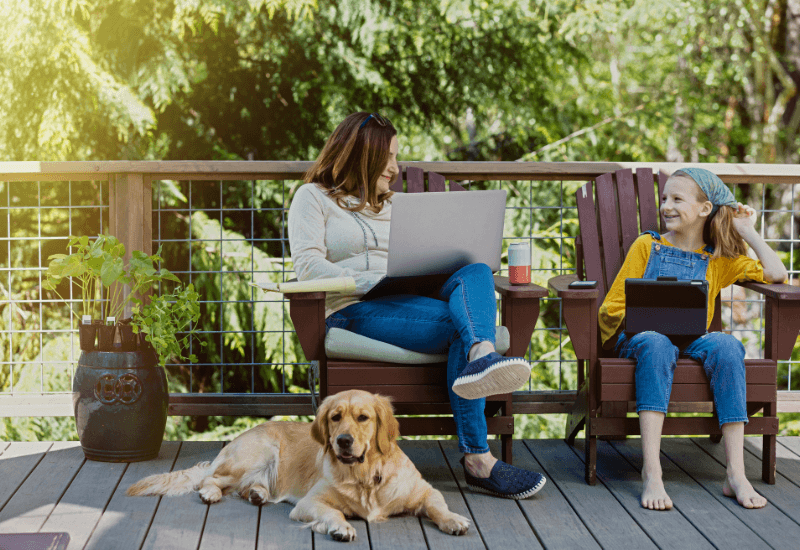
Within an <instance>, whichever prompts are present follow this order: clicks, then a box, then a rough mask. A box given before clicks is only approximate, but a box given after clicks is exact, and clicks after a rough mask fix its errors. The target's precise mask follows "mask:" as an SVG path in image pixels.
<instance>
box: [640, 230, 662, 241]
mask: <svg viewBox="0 0 800 550" xmlns="http://www.w3.org/2000/svg"><path fill="white" fill-rule="evenodd" d="M645 233H646V234H648V235H650V236H651V237H653V238H654V239H655V240H657V241H660V240H661V235H660V234H659V233H658V232H657V231H653V230H652V229H651V230H648V231H645V232H644V233H642V234H641V235H644V234H645ZM641 235H639V236H641Z"/></svg>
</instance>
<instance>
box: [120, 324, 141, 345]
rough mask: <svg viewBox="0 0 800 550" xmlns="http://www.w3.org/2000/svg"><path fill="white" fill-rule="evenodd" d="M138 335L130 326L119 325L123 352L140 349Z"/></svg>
mask: <svg viewBox="0 0 800 550" xmlns="http://www.w3.org/2000/svg"><path fill="white" fill-rule="evenodd" d="M137 337H138V334H134V333H133V327H132V326H130V325H126V324H122V325H119V339H120V342H121V343H122V351H136V349H137V348H138V347H139V342H138V338H137Z"/></svg>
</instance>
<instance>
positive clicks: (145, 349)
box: [43, 235, 200, 462]
mask: <svg viewBox="0 0 800 550" xmlns="http://www.w3.org/2000/svg"><path fill="white" fill-rule="evenodd" d="M69 246H71V247H73V248H74V250H75V251H74V252H73V253H72V254H68V255H67V254H56V255H54V256H51V258H50V259H51V262H50V266H49V267H48V270H47V274H46V280H45V282H44V284H43V287H44V288H45V289H47V290H51V291H53V292H55V293H56V295H57V296H59V298H61V299H62V300H63V297H61V295H60V294H59V293H58V290H57V286H58V285H59V284H60V283H61V282H62V281H63V280H64V279H65V278H68V277H72V280H73V281H76V282H77V284H78V287H79V288H80V291H81V313H82V315H83V317H82V318H81V323H80V325H79V326H80V329H81V340H82V344H81V357H80V360H79V361H78V368H77V369H76V370H75V377H74V379H73V386H72V391H73V405H74V410H75V424H76V428H77V431H78V436H79V438H80V441H81V446H82V447H83V451H84V454H85V455H86V457H87V458H89V459H91V460H101V461H107V462H135V461H140V460H149V459H151V458H155V457H156V456H157V455H158V451H159V449H160V448H161V441H162V439H163V436H164V427H165V425H166V421H167V409H168V406H169V390H168V388H167V379H166V373H165V370H164V365H165V364H166V361H167V360H168V359H169V357H170V356H171V355H176V356H178V357H179V358H182V354H181V349H182V345H183V344H184V343H185V342H186V340H187V339H188V338H189V337H190V336H191V331H189V332H188V334H185V335H184V336H182V337H180V338H179V334H182V332H183V331H184V330H185V329H186V326H187V325H188V324H189V322H190V321H196V320H197V319H198V318H199V316H200V308H199V305H198V304H197V298H198V295H197V293H196V292H195V290H194V287H193V286H192V285H188V286H186V287H180V286H178V287H176V288H175V289H174V290H173V291H172V292H171V293H167V294H163V295H160V296H154V297H152V298H151V299H148V298H147V297H143V296H146V293H147V292H148V291H150V290H151V289H153V288H154V287H155V286H156V285H159V284H161V283H166V282H168V281H173V282H178V283H180V280H179V279H178V278H177V277H175V276H174V275H173V274H172V273H170V272H169V271H168V270H166V269H157V268H156V267H155V265H156V263H157V262H160V261H161V256H160V253H161V249H160V248H159V250H158V252H157V253H156V254H153V255H150V256H148V255H147V254H145V253H144V252H140V251H132V252H131V258H130V260H129V262H128V263H129V265H128V268H127V269H126V268H125V264H124V256H125V247H124V245H123V244H122V243H121V242H120V241H119V240H118V239H116V238H115V237H113V236H110V235H99V236H98V237H97V238H96V239H94V240H90V239H89V238H88V237H71V238H70V241H69ZM64 301H65V302H66V300H64ZM129 304H131V305H132V311H133V317H134V318H133V319H132V320H128V321H127V322H121V323H120V324H119V325H118V327H119V329H120V336H121V345H119V346H111V348H110V349H96V346H95V345H94V331H93V330H92V329H93V328H94V329H95V330H96V327H98V326H101V325H99V324H98V323H97V322H95V323H93V322H92V319H93V318H95V317H97V316H99V319H94V320H95V321H100V320H102V319H103V318H105V319H106V320H109V319H119V317H120V315H121V314H122V313H123V311H124V310H125V308H126V306H128V305H129ZM70 309H72V308H71V306H70ZM72 313H73V314H74V312H72ZM84 318H86V319H88V320H89V322H88V323H84V322H83V319H84ZM105 328H106V327H105V326H102V329H101V330H103V329H105ZM113 328H114V326H113V324H112V326H111V329H112V330H113ZM134 331H136V332H140V333H141V334H142V335H143V336H144V337H145V338H144V339H141V340H140V341H139V342H138V343H137V341H136V338H134V337H133V332H134ZM126 335H127V337H126ZM111 341H112V342H113V332H111ZM101 342H102V343H103V344H108V343H109V338H108V335H107V334H106V336H105V337H103V338H101ZM190 359H191V360H192V361H196V358H194V356H192V357H191V358H190Z"/></svg>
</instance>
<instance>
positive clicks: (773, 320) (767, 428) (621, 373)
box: [548, 168, 800, 485]
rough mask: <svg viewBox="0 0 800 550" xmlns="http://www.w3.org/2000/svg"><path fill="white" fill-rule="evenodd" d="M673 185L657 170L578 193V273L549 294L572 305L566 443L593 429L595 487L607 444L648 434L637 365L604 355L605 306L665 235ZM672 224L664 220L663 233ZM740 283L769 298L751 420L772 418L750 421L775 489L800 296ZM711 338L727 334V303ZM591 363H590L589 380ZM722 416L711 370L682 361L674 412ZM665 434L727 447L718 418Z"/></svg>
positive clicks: (567, 308) (567, 311)
mask: <svg viewBox="0 0 800 550" xmlns="http://www.w3.org/2000/svg"><path fill="white" fill-rule="evenodd" d="M666 180H667V176H666V175H664V174H659V176H658V194H657V195H656V192H655V185H654V180H653V172H652V170H650V169H643V168H640V169H638V170H637V172H636V173H635V174H634V173H632V171H631V170H618V171H616V172H614V173H613V174H612V173H608V174H603V175H602V176H600V177H598V178H597V179H596V180H595V182H594V183H595V185H594V186H593V185H592V182H589V183H587V184H585V185H584V186H583V187H581V188H580V189H579V190H578V191H577V193H576V197H577V205H578V218H579V223H580V235H579V236H578V237H577V239H576V242H575V249H576V255H577V264H576V265H577V266H578V267H577V274H571V275H561V276H558V277H554V278H552V279H550V281H548V286H549V287H550V288H551V289H552V290H553V291H554V292H556V294H557V295H558V296H559V297H560V298H561V299H562V301H563V303H562V306H563V312H564V319H565V321H566V324H567V328H568V330H569V334H570V337H571V340H572V344H573V347H574V349H575V353H576V355H577V357H578V388H579V389H578V396H577V398H576V401H575V405H574V408H573V412H572V415H571V417H570V419H569V420H568V422H567V433H566V439H567V442H568V443H569V444H573V443H574V440H575V436H576V435H577V433H578V431H580V429H581V428H582V427H583V428H585V433H586V445H585V454H586V460H585V466H586V481H587V483H589V484H590V485H593V484H594V483H595V479H596V449H597V447H596V445H597V438H598V437H601V438H609V439H618V438H620V436H622V437H623V438H624V436H626V435H632V434H638V433H639V419H638V418H636V417H632V418H627V413H628V412H629V411H635V410H636V408H635V405H636V403H635V401H636V387H635V385H634V372H635V363H634V362H633V361H631V360H625V359H617V358H612V357H611V352H609V351H606V350H603V349H602V347H601V343H600V336H599V328H598V324H597V317H598V308H599V307H600V305H601V304H602V303H603V298H604V297H605V295H606V292H608V289H609V288H610V287H611V285H612V283H613V282H614V279H615V277H616V275H617V273H618V271H619V269H620V267H621V266H622V262H623V261H624V259H625V255H626V254H627V252H628V250H629V249H630V246H631V244H632V243H633V241H634V240H636V238H637V237H638V236H639V235H640V234H641V232H644V231H646V230H656V231H659V232H661V230H659V229H658V227H659V218H660V216H659V213H658V208H657V206H656V202H657V200H656V197H658V198H659V199H660V197H661V194H662V191H663V188H664V183H665V182H666ZM637 198H638V209H637ZM595 201H596V202H595ZM637 213H638V215H637ZM663 226H664V222H663V219H662V220H661V222H660V227H663ZM577 279H580V280H596V281H597V282H598V285H597V288H595V289H586V290H583V289H582V290H571V289H569V288H568V285H569V283H570V282H572V281H574V280H577ZM737 284H739V285H740V286H743V287H745V288H748V289H751V290H755V291H756V292H759V293H761V294H763V295H764V296H765V298H766V303H765V307H766V316H765V329H766V330H765V346H764V358H763V359H749V360H746V361H745V366H746V379H747V408H748V415H751V414H754V413H755V412H757V411H759V410H761V409H763V411H764V414H763V416H762V417H752V418H750V421H749V422H748V424H747V425H746V426H745V433H746V434H763V436H764V450H763V461H762V465H763V468H762V477H763V479H764V481H765V482H767V483H775V452H776V448H775V444H776V438H775V436H776V434H777V433H778V418H777V403H776V401H777V389H776V388H777V386H776V383H777V364H776V361H777V360H788V359H789V358H790V356H791V353H792V348H793V347H794V344H795V340H796V339H797V334H798V329H800V288H797V287H793V286H790V285H786V284H757V283H752V282H746V283H737ZM710 330H712V331H720V330H722V321H721V316H720V298H719V296H718V297H717V300H716V306H715V312H714V318H713V321H712V323H711V327H710ZM584 363H586V364H588V373H586V374H584V369H583V367H584ZM709 402H712V403H711V404H709ZM712 408H713V398H712V394H711V388H710V386H709V384H708V379H707V378H706V376H705V373H704V372H703V369H702V366H701V365H699V364H698V363H696V362H694V361H691V360H688V359H680V360H678V365H677V368H676V369H675V376H674V380H673V386H672V393H671V397H670V406H669V410H670V412H709V411H711V410H712ZM663 434H664V435H679V434H681V435H693V434H710V435H711V436H712V440H715V441H717V442H718V441H719V439H720V437H721V435H720V434H721V431H720V428H719V425H718V420H717V418H716V416H708V417H693V418H676V417H670V416H667V418H666V419H665V421H664V428H663Z"/></svg>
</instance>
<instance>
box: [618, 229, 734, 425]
mask: <svg viewBox="0 0 800 550" xmlns="http://www.w3.org/2000/svg"><path fill="white" fill-rule="evenodd" d="M646 233H649V234H650V236H652V237H653V238H654V239H657V240H660V239H661V235H659V234H658V233H656V232H655V231H646ZM642 234H644V233H642ZM703 250H704V252H705V253H704V254H698V253H697V252H686V251H684V250H681V249H679V248H675V247H672V246H666V245H663V244H660V243H657V242H654V243H653V244H652V246H651V248H650V258H649V260H648V261H647V266H646V267H645V270H644V275H643V276H642V278H644V279H655V278H657V277H677V278H679V279H705V278H706V271H707V270H708V262H709V259H710V254H713V252H714V249H713V248H712V247H710V246H706V248H705V249H703ZM683 344H687V343H685V342H684V343H683ZM614 353H615V354H616V355H617V356H618V357H620V358H623V359H634V360H635V361H636V412H639V411H658V412H662V413H665V414H666V412H667V406H668V405H669V395H670V392H671V390H672V375H673V372H674V371H675V365H676V361H677V360H678V357H679V356H680V357H688V358H690V359H694V360H695V361H697V362H699V363H700V364H702V365H703V369H704V370H705V372H706V376H708V379H709V382H710V383H711V391H712V393H713V394H714V407H715V410H716V413H717V416H718V418H719V425H720V426H722V425H723V424H725V423H728V422H745V423H747V409H746V404H745V397H746V384H745V373H744V353H745V352H744V346H743V345H742V343H741V342H740V341H739V340H737V339H736V338H735V337H734V336H731V335H730V334H725V333H722V332H710V333H707V334H706V335H704V336H701V337H700V338H697V339H695V340H694V341H692V342H690V343H688V345H685V346H684V345H681V347H680V348H679V347H678V346H677V345H675V342H673V341H671V340H670V339H669V338H667V337H666V336H664V335H663V334H659V333H657V332H641V333H639V334H636V335H633V336H630V337H629V336H628V335H626V334H625V332H622V334H620V335H619V339H618V340H617V344H616V346H615V347H614Z"/></svg>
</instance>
